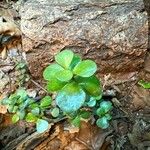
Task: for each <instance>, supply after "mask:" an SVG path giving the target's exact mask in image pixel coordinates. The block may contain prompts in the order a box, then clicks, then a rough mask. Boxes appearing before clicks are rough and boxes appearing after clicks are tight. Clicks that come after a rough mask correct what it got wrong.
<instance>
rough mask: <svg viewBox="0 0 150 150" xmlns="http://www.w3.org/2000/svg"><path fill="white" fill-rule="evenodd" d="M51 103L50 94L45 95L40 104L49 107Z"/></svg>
mask: <svg viewBox="0 0 150 150" xmlns="http://www.w3.org/2000/svg"><path fill="white" fill-rule="evenodd" d="M51 103H52V98H51V97H50V96H45V97H44V98H42V100H41V103H40V106H41V107H47V106H50V105H51Z"/></svg>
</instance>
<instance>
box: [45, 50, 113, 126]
mask: <svg viewBox="0 0 150 150" xmlns="http://www.w3.org/2000/svg"><path fill="white" fill-rule="evenodd" d="M55 62H56V63H53V64H51V65H49V66H48V67H46V69H45V70H44V72H43V77H44V79H45V80H47V87H46V88H47V90H48V91H49V92H50V93H53V92H57V96H56V104H57V105H58V107H59V108H60V109H61V110H62V112H63V113H64V114H66V115H67V116H68V117H69V118H70V120H71V122H72V124H74V125H75V126H80V120H81V119H84V117H83V116H86V119H87V116H88V117H90V116H91V115H94V113H95V114H97V115H98V116H99V117H100V118H98V120H97V122H96V123H97V125H98V126H99V127H101V128H104V129H105V128H107V127H108V126H109V122H108V121H109V120H110V119H111V116H110V115H109V111H110V110H111V108H112V104H111V102H106V101H103V102H102V101H101V97H102V86H101V83H100V81H99V79H98V78H97V77H96V76H95V73H96V70H97V65H96V63H95V62H93V61H92V60H82V59H81V57H80V56H79V55H77V54H74V53H73V52H72V51H70V50H64V51H62V52H60V53H58V54H57V55H56V56H55ZM84 108H89V109H87V110H88V111H87V110H86V111H82V110H83V109H84ZM96 108H97V111H96V112H95V109H96ZM82 113H83V114H84V115H83V114H82ZM85 114H86V115H85Z"/></svg>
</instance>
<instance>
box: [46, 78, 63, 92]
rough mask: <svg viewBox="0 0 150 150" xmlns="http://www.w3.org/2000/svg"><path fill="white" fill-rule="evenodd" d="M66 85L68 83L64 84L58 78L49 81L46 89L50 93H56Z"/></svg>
mask: <svg viewBox="0 0 150 150" xmlns="http://www.w3.org/2000/svg"><path fill="white" fill-rule="evenodd" d="M65 85H66V82H62V81H60V80H58V79H57V78H53V79H52V80H51V81H48V83H47V86H46V89H47V90H48V91H49V92H54V91H58V90H60V89H62V88H63V87H64V86H65Z"/></svg>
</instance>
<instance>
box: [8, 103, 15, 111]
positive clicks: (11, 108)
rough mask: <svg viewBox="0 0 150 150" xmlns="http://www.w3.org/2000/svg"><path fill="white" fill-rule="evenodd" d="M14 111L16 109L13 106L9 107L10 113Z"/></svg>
mask: <svg viewBox="0 0 150 150" xmlns="http://www.w3.org/2000/svg"><path fill="white" fill-rule="evenodd" d="M13 109H14V106H13V105H9V107H8V112H10V113H12V111H13Z"/></svg>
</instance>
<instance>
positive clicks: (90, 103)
mask: <svg viewBox="0 0 150 150" xmlns="http://www.w3.org/2000/svg"><path fill="white" fill-rule="evenodd" d="M87 105H88V106H89V107H94V106H95V105H96V99H95V98H93V97H91V98H90V100H89V102H88V103H87Z"/></svg>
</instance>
